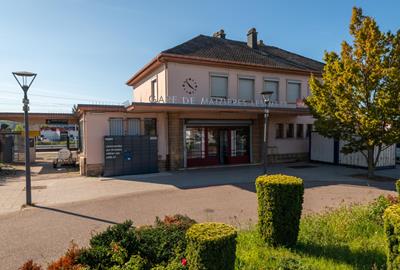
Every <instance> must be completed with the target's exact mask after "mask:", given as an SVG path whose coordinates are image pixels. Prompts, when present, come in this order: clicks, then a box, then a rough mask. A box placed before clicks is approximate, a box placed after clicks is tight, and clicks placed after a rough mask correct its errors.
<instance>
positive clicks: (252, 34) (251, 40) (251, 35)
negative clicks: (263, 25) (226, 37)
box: [247, 27, 258, 49]
mask: <svg viewBox="0 0 400 270" xmlns="http://www.w3.org/2000/svg"><path fill="white" fill-rule="evenodd" d="M247 46H249V47H250V48H253V49H257V47H258V46H257V31H256V29H255V28H254V27H253V28H251V29H250V30H249V32H247Z"/></svg>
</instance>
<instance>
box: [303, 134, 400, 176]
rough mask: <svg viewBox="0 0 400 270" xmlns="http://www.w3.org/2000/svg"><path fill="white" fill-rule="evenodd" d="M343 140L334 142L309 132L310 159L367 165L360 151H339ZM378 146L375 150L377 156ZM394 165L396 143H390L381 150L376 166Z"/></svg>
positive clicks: (356, 165)
mask: <svg viewBox="0 0 400 270" xmlns="http://www.w3.org/2000/svg"><path fill="white" fill-rule="evenodd" d="M344 144H345V142H344V141H339V142H337V143H336V144H335V140H334V139H332V138H326V137H323V136H321V135H320V134H318V133H317V132H312V133H311V142H310V160H311V161H319V162H327V163H334V164H340V165H348V166H355V167H367V166H368V165H367V161H366V158H365V157H364V155H363V154H362V153H361V152H355V153H351V154H344V153H342V152H341V149H342V147H343V145H344ZM377 152H378V148H377V147H376V150H375V157H376V156H377V154H378V153H377ZM394 166H396V145H391V146H389V147H388V148H386V149H385V150H383V151H382V152H381V154H380V156H379V159H378V163H377V165H376V167H377V168H385V167H394Z"/></svg>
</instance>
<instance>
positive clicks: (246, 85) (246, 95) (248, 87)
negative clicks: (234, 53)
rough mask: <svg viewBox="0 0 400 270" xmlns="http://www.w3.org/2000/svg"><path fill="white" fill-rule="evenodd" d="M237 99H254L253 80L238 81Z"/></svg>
mask: <svg viewBox="0 0 400 270" xmlns="http://www.w3.org/2000/svg"><path fill="white" fill-rule="evenodd" d="M238 98H239V99H243V100H249V101H251V100H253V99H254V80H253V79H243V78H241V79H239V93H238Z"/></svg>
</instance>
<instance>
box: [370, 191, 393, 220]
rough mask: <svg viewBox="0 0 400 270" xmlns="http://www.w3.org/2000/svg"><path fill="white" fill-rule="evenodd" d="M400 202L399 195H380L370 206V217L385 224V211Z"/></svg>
mask: <svg viewBox="0 0 400 270" xmlns="http://www.w3.org/2000/svg"><path fill="white" fill-rule="evenodd" d="M398 202H399V199H398V197H395V196H392V195H387V196H384V195H380V196H379V197H378V198H376V199H375V200H374V201H373V202H372V203H371V204H370V206H369V209H370V213H369V219H371V220H372V221H374V222H376V223H378V224H380V225H383V213H384V212H385V210H386V208H388V207H389V206H391V205H393V204H396V203H398Z"/></svg>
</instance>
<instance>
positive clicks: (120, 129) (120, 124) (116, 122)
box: [109, 118, 124, 136]
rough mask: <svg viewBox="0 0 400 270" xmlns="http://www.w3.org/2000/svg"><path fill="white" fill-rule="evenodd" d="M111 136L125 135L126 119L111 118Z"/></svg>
mask: <svg viewBox="0 0 400 270" xmlns="http://www.w3.org/2000/svg"><path fill="white" fill-rule="evenodd" d="M109 123H110V136H122V135H124V121H123V119H122V118H110V120H109Z"/></svg>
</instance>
